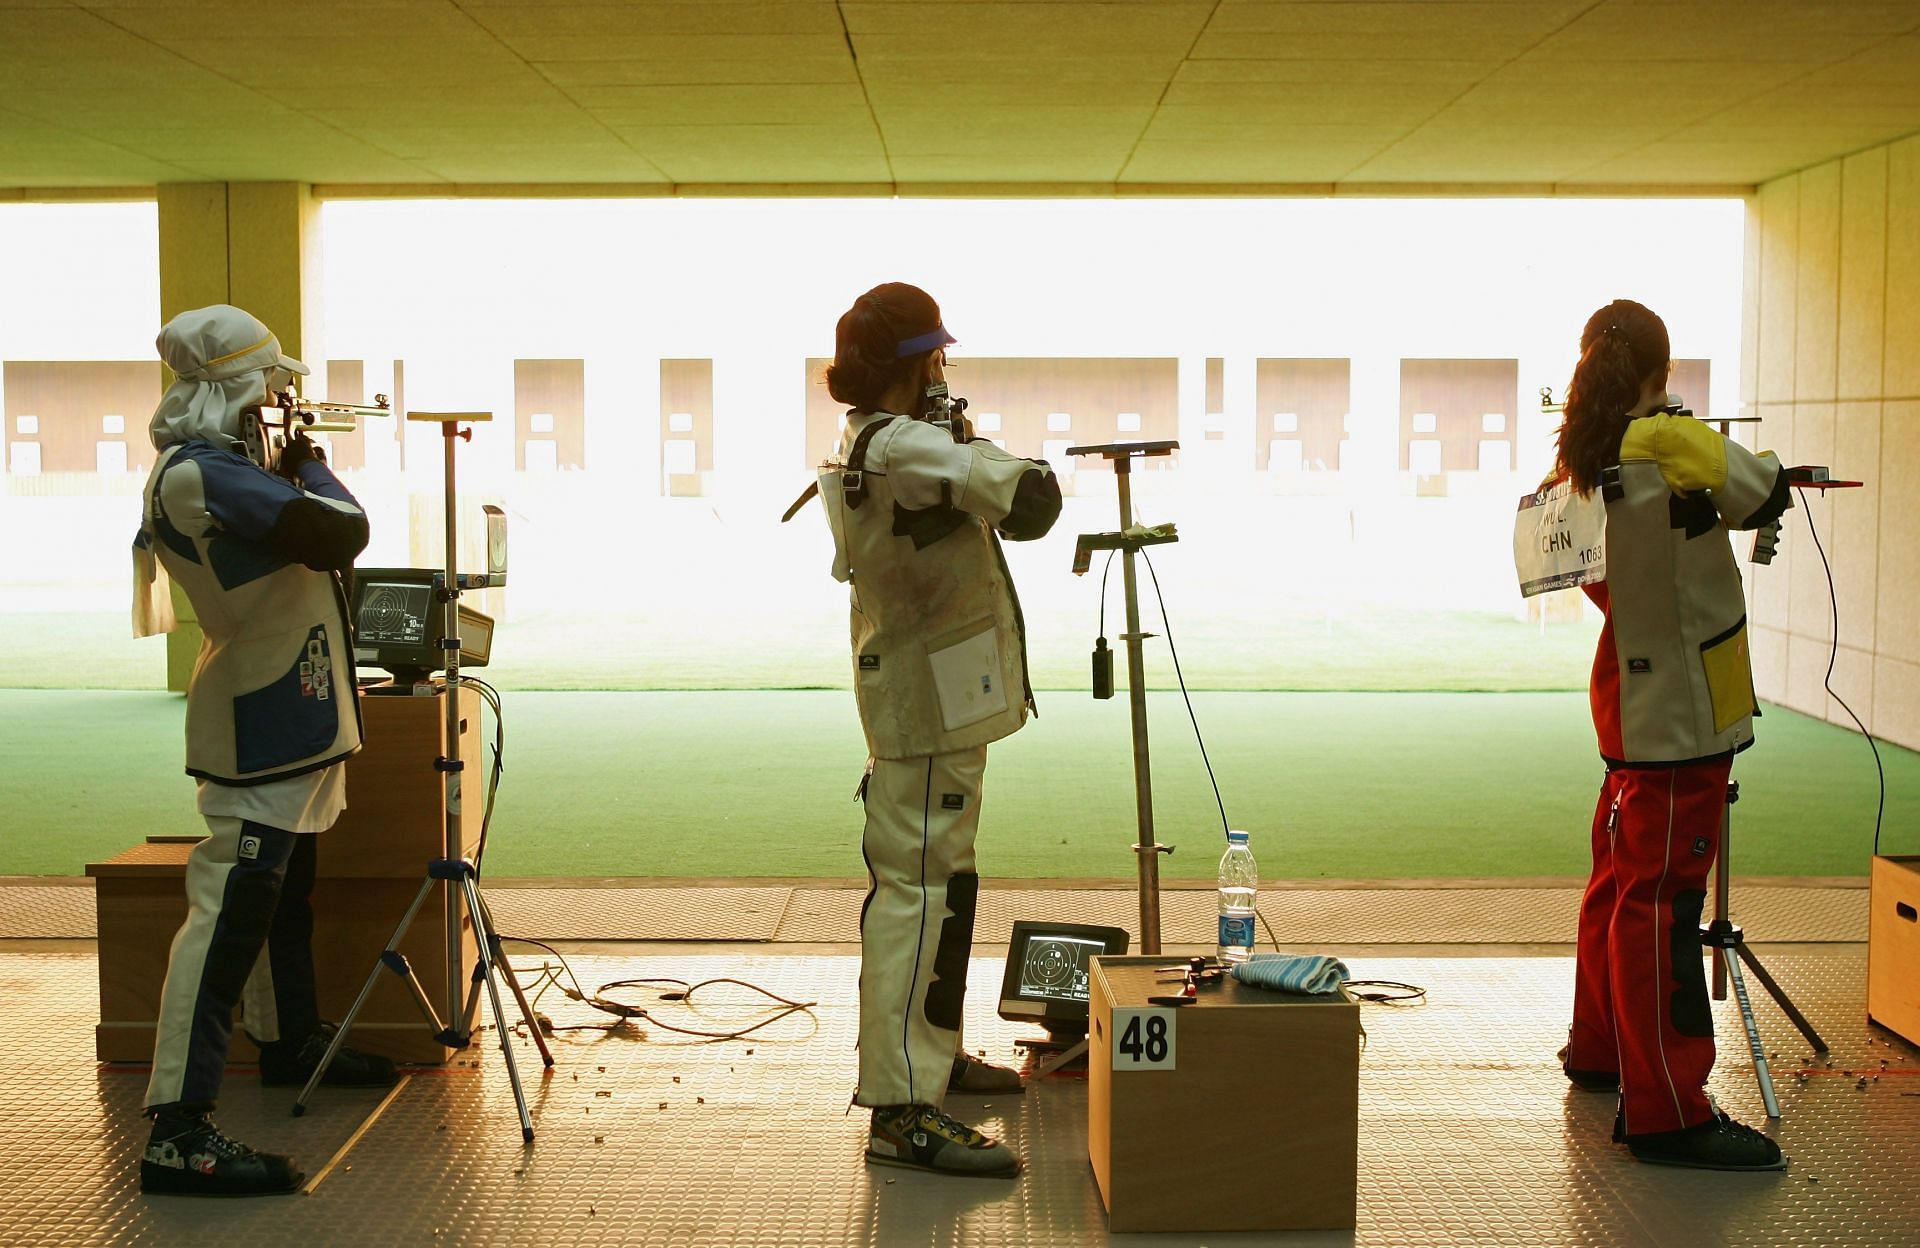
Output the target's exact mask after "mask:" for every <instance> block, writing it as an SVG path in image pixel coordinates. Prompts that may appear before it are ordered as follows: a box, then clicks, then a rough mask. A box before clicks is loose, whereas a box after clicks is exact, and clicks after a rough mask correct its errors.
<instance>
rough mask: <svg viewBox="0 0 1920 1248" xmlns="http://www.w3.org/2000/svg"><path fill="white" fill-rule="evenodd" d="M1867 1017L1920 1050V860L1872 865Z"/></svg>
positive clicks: (1887, 858)
mask: <svg viewBox="0 0 1920 1248" xmlns="http://www.w3.org/2000/svg"><path fill="white" fill-rule="evenodd" d="M1869 897H1870V900H1869V902H1868V905H1869V907H1870V908H1871V914H1870V917H1869V918H1868V919H1867V1017H1868V1018H1870V1019H1872V1020H1873V1021H1874V1022H1876V1023H1879V1024H1880V1025H1881V1026H1882V1027H1885V1028H1886V1029H1887V1030H1888V1031H1891V1032H1894V1033H1896V1034H1898V1035H1900V1036H1903V1037H1905V1038H1906V1039H1907V1040H1909V1041H1911V1042H1912V1043H1914V1044H1920V856H1912V857H1894V856H1892V855H1888V854H1882V855H1879V856H1878V857H1876V858H1875V859H1874V860H1873V876H1872V891H1871V893H1870V894H1869Z"/></svg>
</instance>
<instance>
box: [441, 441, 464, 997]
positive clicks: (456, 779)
mask: <svg viewBox="0 0 1920 1248" xmlns="http://www.w3.org/2000/svg"><path fill="white" fill-rule="evenodd" d="M440 432H441V435H442V440H443V443H444V445H445V448H446V465H445V467H446V483H445V487H444V490H445V494H444V497H445V501H446V511H447V515H446V522H447V533H446V537H447V549H446V578H447V579H446V585H445V587H444V589H445V600H444V601H443V603H442V608H443V610H444V611H445V615H444V616H443V617H442V618H443V620H444V623H443V626H442V629H441V634H442V636H444V637H447V638H451V639H452V640H453V643H454V644H453V645H452V646H450V647H448V648H447V650H446V653H445V658H446V661H447V692H446V697H447V721H446V737H447V739H446V752H445V755H444V757H445V759H446V762H445V764H444V766H445V768H446V770H445V772H444V773H443V774H444V776H445V782H446V808H447V809H446V829H445V830H446V837H445V840H446V845H445V850H446V855H445V856H446V858H447V860H448V861H452V860H454V859H457V858H459V857H460V849H461V845H460V822H461V816H460V782H461V780H462V776H461V774H460V644H459V638H460V583H459V581H458V580H457V579H456V578H457V573H456V572H455V569H454V563H455V558H454V555H455V552H456V551H457V550H458V549H459V515H460V511H459V506H458V494H457V491H456V488H455V485H454V479H453V444H454V440H455V439H456V438H457V437H458V436H459V432H460V425H459V422H458V421H453V420H449V421H444V422H442V423H441V425H440ZM441 896H442V898H443V900H444V901H445V902H446V907H447V1013H446V1017H447V1020H448V1025H449V1026H453V1027H458V1026H461V1023H460V1021H459V1020H460V1018H461V1007H462V1005H463V1004H464V1003H463V1002H462V1000H461V997H460V986H461V978H462V976H461V970H460V967H461V960H460V927H461V924H460V904H459V899H458V897H457V896H456V894H455V893H454V890H453V889H451V888H443V889H442V890H441Z"/></svg>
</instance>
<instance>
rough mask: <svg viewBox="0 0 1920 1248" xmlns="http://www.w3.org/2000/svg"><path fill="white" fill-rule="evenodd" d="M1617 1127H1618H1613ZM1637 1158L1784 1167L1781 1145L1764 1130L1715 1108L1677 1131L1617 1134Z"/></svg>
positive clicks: (1704, 1166)
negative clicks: (1748, 1124)
mask: <svg viewBox="0 0 1920 1248" xmlns="http://www.w3.org/2000/svg"><path fill="white" fill-rule="evenodd" d="M1616 1130H1617V1128H1616ZM1620 1138H1622V1139H1623V1140H1624V1142H1625V1143H1626V1146H1627V1149H1628V1151H1629V1152H1631V1153H1632V1154H1633V1156H1634V1159H1635V1160H1636V1161H1644V1162H1648V1163H1650V1164H1652V1165H1656V1166H1687V1167H1690V1168H1692V1169H1695V1170H1785V1169H1786V1168H1787V1159H1786V1158H1785V1157H1784V1156H1782V1155H1781V1152H1780V1146H1779V1145H1778V1144H1776V1143H1774V1142H1773V1141H1772V1140H1770V1139H1768V1138H1767V1137H1766V1136H1765V1135H1764V1134H1762V1133H1761V1132H1759V1131H1757V1130H1755V1129H1754V1128H1752V1127H1749V1126H1747V1125H1746V1124H1744V1123H1739V1122H1735V1121H1734V1120H1733V1119H1731V1118H1729V1117H1728V1116H1727V1115H1725V1114H1723V1113H1721V1112H1719V1111H1718V1110H1717V1109H1716V1110H1715V1111H1714V1115H1713V1117H1711V1118H1709V1119H1707V1120H1706V1121H1705V1122H1701V1123H1695V1124H1694V1125H1693V1126H1691V1127H1684V1128H1682V1129H1681V1130H1678V1131H1658V1132H1654V1133H1652V1134H1648V1135H1624V1136H1622V1137H1620Z"/></svg>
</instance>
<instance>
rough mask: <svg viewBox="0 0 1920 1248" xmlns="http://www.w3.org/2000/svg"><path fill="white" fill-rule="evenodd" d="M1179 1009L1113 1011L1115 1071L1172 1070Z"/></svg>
mask: <svg viewBox="0 0 1920 1248" xmlns="http://www.w3.org/2000/svg"><path fill="white" fill-rule="evenodd" d="M1178 1013H1179V1011H1178V1010H1174V1009H1167V1008H1159V1009H1140V1010H1129V1009H1117V1010H1115V1011H1114V1012H1113V1068H1114V1069H1115V1070H1172V1069H1173V1068H1174V1067H1173V1057H1174V1052H1173V1036H1174V1017H1175V1015H1177V1014H1178Z"/></svg>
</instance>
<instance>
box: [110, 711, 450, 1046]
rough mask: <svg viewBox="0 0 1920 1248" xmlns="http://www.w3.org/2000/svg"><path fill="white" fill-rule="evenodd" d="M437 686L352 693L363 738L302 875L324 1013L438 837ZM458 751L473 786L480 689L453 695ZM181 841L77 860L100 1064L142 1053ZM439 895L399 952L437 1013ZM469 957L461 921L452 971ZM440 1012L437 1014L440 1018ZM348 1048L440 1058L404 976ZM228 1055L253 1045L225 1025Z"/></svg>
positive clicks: (386, 932) (338, 1013) (445, 932)
mask: <svg viewBox="0 0 1920 1248" xmlns="http://www.w3.org/2000/svg"><path fill="white" fill-rule="evenodd" d="M445 705H446V703H445V695H444V693H443V694H441V695H439V696H436V697H431V698H425V697H422V698H409V697H377V696H376V697H369V696H366V695H365V694H363V695H362V696H361V710H362V713H363V717H364V719H365V723H366V746H365V748H364V749H362V750H361V751H360V753H358V754H356V755H355V756H354V757H353V758H352V759H351V760H350V761H349V762H348V763H347V810H346V812H345V813H344V814H342V815H341V816H340V819H339V821H338V822H336V823H335V824H334V826H333V827H332V828H330V829H328V830H327V831H325V832H322V833H319V834H318V835H319V838H320V839H319V844H318V846H317V849H318V854H317V857H316V868H317V872H318V878H317V880H316V882H315V884H314V890H313V907H314V932H313V959H314V971H315V975H316V979H317V985H316V986H317V989H318V992H319V998H320V1013H321V1016H322V1017H323V1018H329V1019H333V1020H335V1021H338V1020H339V1019H341V1018H343V1017H344V1016H345V1015H346V1012H347V1008H348V1007H349V1006H350V1005H352V1003H353V998H354V996H355V994H357V993H358V992H359V990H360V986H361V984H362V983H363V982H365V979H366V975H367V972H368V970H369V969H371V968H372V966H373V963H374V959H375V958H376V957H378V956H379V953H380V950H381V948H382V947H383V946H385V944H386V943H387V938H388V937H389V936H391V935H392V934H393V927H394V924H396V923H397V922H399V920H400V916H401V915H402V914H404V913H405V912H406V908H407V905H408V903H409V902H411V901H412V900H413V897H414V894H415V892H416V891H417V890H418V889H419V887H420V881H421V879H422V878H423V876H424V875H425V873H426V865H427V862H428V860H429V859H432V858H438V857H441V856H442V855H443V853H444V844H445V823H444V810H445V806H444V803H443V800H442V789H441V778H440V773H438V772H436V771H435V770H434V768H433V761H434V759H435V758H436V757H439V756H440V754H441V753H442V742H443V741H444V740H445V736H446V733H445V722H444V718H443V716H444V714H445V709H444V708H445ZM461 710H462V712H463V715H462V719H461V745H460V752H461V757H462V758H464V759H467V760H469V761H468V770H467V773H466V774H467V776H468V777H469V784H468V791H469V792H470V793H474V794H476V795H478V794H481V793H484V783H483V782H480V781H478V780H475V779H473V777H475V776H476V775H484V774H485V773H484V772H483V771H481V767H482V762H481V759H482V752H481V742H480V740H479V731H478V730H479V718H480V716H479V711H480V698H479V695H478V694H476V693H473V692H471V691H465V692H464V693H463V696H462V699H461ZM481 807H482V803H481V802H480V801H478V800H470V801H467V802H465V803H463V808H462V811H461V836H462V840H463V848H462V852H463V853H467V854H471V853H472V851H473V848H474V846H475V845H476V844H477V842H478V840H479V834H480V817H481V814H482V813H483V812H482V809H481ZM192 848H193V846H192V843H191V842H184V841H178V840H175V841H158V842H150V843H147V844H141V845H136V846H134V847H133V848H131V849H128V850H126V851H125V852H124V853H120V854H117V855H115V856H114V857H113V858H110V859H108V860H107V861H105V862H98V863H90V864H88V866H87V874H88V875H90V876H92V877H93V880H94V905H95V910H96V912H97V918H98V925H99V934H100V939H99V950H100V1023H99V1025H98V1026H97V1027H96V1028H95V1030H94V1048H95V1052H96V1055H97V1056H98V1058H99V1060H101V1061H103V1062H146V1061H150V1060H152V1057H153V1033H154V1020H155V1019H156V1018H157V1016H158V1014H159V1009H160V986H161V984H162V982H163V981H164V979H165V977H166V970H167V954H168V950H169V949H170V947H171V945H172V942H173V936H174V933H175V932H177V931H178V930H179V929H180V925H181V924H182V923H183V922H185V921H186V916H187V900H186V888H185V884H184V877H185V874H186V862H187V854H188V853H189V852H190V851H191V850H192ZM444 899H445V892H444V890H442V889H439V888H436V889H435V890H434V892H433V893H432V894H431V895H430V896H429V897H428V899H427V902H426V904H425V905H423V906H422V907H421V909H420V913H419V915H418V916H416V917H415V919H414V921H413V926H412V927H411V928H410V929H409V930H408V932H407V938H406V940H405V941H404V942H403V943H402V945H401V952H402V953H404V954H405V955H406V957H407V960H408V961H409V962H411V963H412V965H413V969H414V973H415V974H417V975H418V976H419V977H420V982H421V985H422V986H423V987H424V988H425V989H426V991H427V995H428V997H429V998H430V999H431V1000H432V1001H433V1003H434V1008H435V1009H438V1010H441V1011H442V1013H443V1014H444V1013H445V1006H444V1004H443V1002H444V1001H445V999H446V983H447V975H448V972H449V966H448V958H447V950H448V947H449V929H448V926H447V907H446V904H445V900H444ZM474 957H475V947H474V942H473V932H472V927H471V925H470V924H468V923H467V922H466V921H465V919H464V918H462V920H461V927H460V944H459V957H458V966H459V967H460V970H459V971H458V973H457V978H458V979H459V981H460V982H462V983H464V982H465V980H466V977H467V976H468V975H469V974H471V972H472V968H473V961H474ZM443 1021H444V1020H443ZM352 1043H353V1045H354V1046H355V1047H356V1048H361V1049H365V1050H368V1051H369V1052H375V1053H384V1054H387V1055H388V1056H390V1057H393V1058H396V1059H398V1060H402V1061H409V1062H444V1061H446V1060H447V1058H448V1056H449V1055H450V1054H451V1052H452V1050H449V1049H448V1048H446V1047H445V1046H444V1045H442V1044H440V1043H439V1042H438V1041H437V1040H435V1039H433V1037H432V1036H430V1035H429V1034H428V1033H427V1028H426V1025H425V1023H424V1022H422V1020H421V1018H420V1014H419V1011H418V1010H417V1009H416V1008H415V1006H414V1004H413V998H412V996H411V994H410V993H409V992H408V991H407V989H406V985H405V984H403V983H402V982H401V981H400V980H399V979H398V978H397V977H394V976H391V975H383V976H382V977H381V980H380V983H379V984H378V985H377V986H376V987H375V989H374V993H373V996H372V997H371V998H369V999H368V1001H367V1005H366V1008H365V1009H364V1010H362V1011H361V1015H360V1019H359V1021H358V1022H356V1023H355V1025H354V1030H353V1040H352ZM231 1056H232V1060H234V1061H236V1062H246V1061H251V1060H253V1059H254V1058H255V1057H256V1056H257V1053H256V1052H255V1050H254V1047H253V1045H252V1043H251V1042H250V1041H249V1040H248V1039H247V1037H246V1033H245V1032H244V1031H243V1030H241V1029H240V1028H239V1027H237V1026H236V1028H235V1030H234V1041H233V1049H232V1055H231Z"/></svg>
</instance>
